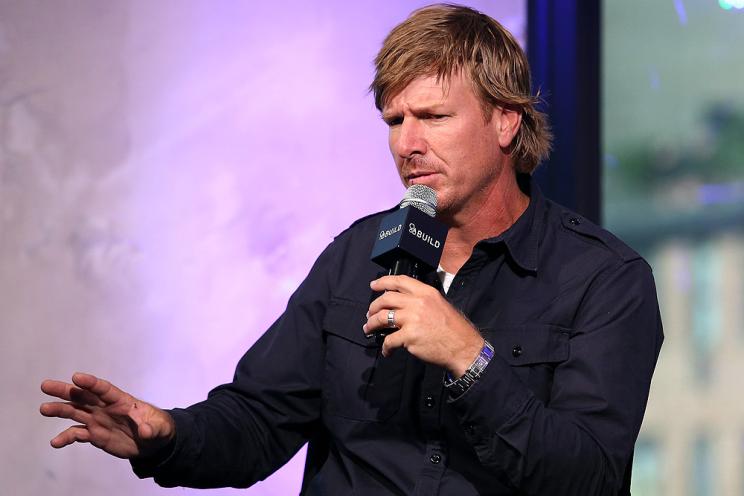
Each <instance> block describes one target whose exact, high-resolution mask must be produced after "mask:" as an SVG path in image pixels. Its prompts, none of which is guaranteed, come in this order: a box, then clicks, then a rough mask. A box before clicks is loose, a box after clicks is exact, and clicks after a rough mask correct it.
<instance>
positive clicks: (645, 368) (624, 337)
mask: <svg viewBox="0 0 744 496" xmlns="http://www.w3.org/2000/svg"><path fill="white" fill-rule="evenodd" d="M662 340H663V332H662V327H661V319H660V316H659V309H658V303H657V299H656V289H655V286H654V281H653V277H652V275H651V270H650V268H649V267H648V265H647V264H646V263H645V262H644V261H643V260H642V259H635V260H633V261H629V262H625V263H619V264H616V265H614V266H611V267H610V268H608V269H606V270H604V271H603V272H601V273H600V274H599V275H598V276H597V277H596V278H595V280H594V281H593V283H592V284H591V285H590V286H589V289H588V290H587V292H586V294H585V296H584V298H583V301H582V303H581V304H580V306H579V308H578V312H577V314H576V317H575V319H574V329H573V330H572V332H571V335H570V339H569V356H568V358H567V359H566V360H565V361H563V362H561V363H560V364H558V365H557V366H556V368H555V371H554V377H553V386H552V389H551V394H550V401H549V402H548V403H547V404H545V403H543V402H542V401H541V400H539V399H538V398H536V396H535V395H534V394H533V393H532V392H531V391H530V390H529V389H528V388H527V386H525V384H524V383H523V382H522V381H521V380H520V379H519V377H517V375H516V374H515V372H514V371H513V370H512V369H511V367H510V366H509V364H508V363H507V362H506V361H505V360H504V359H502V358H500V357H499V356H495V357H494V358H493V359H492V360H491V362H490V363H489V365H488V367H487V368H486V370H485V372H484V374H483V376H481V378H480V380H479V381H478V382H477V383H476V384H475V385H473V386H472V387H471V388H470V389H469V390H468V391H467V392H466V393H465V394H463V395H462V396H461V397H458V398H456V399H454V400H452V401H451V404H452V406H453V407H454V408H455V411H456V412H457V415H458V418H459V420H460V422H461V424H462V427H463V431H464V432H465V433H466V437H467V438H468V441H469V442H470V444H471V445H472V446H473V448H474V450H475V452H476V454H477V456H478V458H479V460H480V462H481V463H482V464H483V465H484V466H486V467H489V468H491V469H492V470H496V471H498V472H500V473H501V475H502V477H503V478H504V479H505V480H508V481H510V482H511V484H512V485H513V486H514V488H515V489H518V490H520V491H523V492H524V493H526V494H551V495H576V494H585V495H594V494H601V495H608V494H617V493H618V491H619V490H620V489H621V485H622V483H623V476H624V473H625V469H626V465H627V463H629V460H630V459H631V456H632V452H633V445H634V443H635V440H636V437H637V435H638V431H639V429H640V426H641V421H642V419H643V413H644V410H645V407H646V402H647V399H648V392H649V388H650V383H651V376H652V374H653V370H654V367H655V365H656V360H657V358H658V354H659V350H660V348H661V343H662Z"/></svg>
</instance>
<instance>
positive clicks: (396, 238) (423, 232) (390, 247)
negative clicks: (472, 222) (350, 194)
mask: <svg viewBox="0 0 744 496" xmlns="http://www.w3.org/2000/svg"><path fill="white" fill-rule="evenodd" d="M447 230H448V228H447V226H445V225H444V224H442V223H441V222H439V221H438V220H436V219H435V218H433V217H431V216H429V215H427V214H425V213H424V212H422V211H421V210H418V209H417V208H412V207H404V208H401V209H398V210H396V211H394V212H393V213H391V214H390V215H388V216H386V217H385V218H383V219H382V221H381V222H380V230H379V232H378V235H377V239H376V240H375V244H374V246H373V248H372V255H371V257H370V258H371V259H372V261H373V262H375V263H377V264H378V265H380V266H382V267H384V268H385V269H388V271H390V272H391V273H393V274H401V273H406V272H408V271H405V272H400V271H396V270H394V269H395V267H396V265H397V264H400V263H401V261H405V262H406V263H407V264H411V265H412V267H413V268H414V269H415V270H414V271H413V273H407V275H411V276H414V277H415V276H416V274H420V273H422V272H424V271H426V270H435V269H436V268H437V266H438V265H439V260H440V259H441V258H442V250H443V249H444V241H445V239H446V238H447Z"/></svg>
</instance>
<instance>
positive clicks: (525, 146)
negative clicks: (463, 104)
mask: <svg viewBox="0 0 744 496" xmlns="http://www.w3.org/2000/svg"><path fill="white" fill-rule="evenodd" d="M375 69H376V72H375V79H374V81H373V82H372V84H371V85H370V91H371V92H372V93H373V94H374V98H375V106H376V107H377V108H378V110H380V111H382V109H383V107H384V106H385V105H386V104H387V103H388V101H389V100H390V98H392V97H394V96H395V95H397V94H398V93H400V92H401V91H402V90H403V89H404V88H405V87H406V86H408V84H409V83H410V82H411V81H413V80H414V79H416V78H418V77H420V76H431V75H436V76H437V78H438V79H439V80H441V81H443V84H445V85H446V84H447V83H448V81H449V78H450V77H452V75H453V74H455V73H456V72H458V71H460V70H462V71H464V72H465V73H466V74H468V75H469V76H470V79H471V81H472V83H473V87H474V88H473V89H474V91H475V94H476V96H477V97H478V98H479V99H480V101H481V105H482V107H483V111H484V116H485V118H486V119H488V118H489V116H490V115H491V110H492V109H493V108H494V107H505V108H509V109H513V110H516V111H518V112H520V113H521V114H522V123H521V125H520V128H519V131H518V132H517V135H516V136H515V137H514V140H513V141H512V145H511V153H512V157H513V159H514V164H515V168H516V171H517V172H523V173H532V171H534V170H535V168H536V167H537V166H538V164H539V163H540V162H541V161H542V160H544V159H545V158H547V156H548V154H549V153H550V148H551V142H552V134H551V132H550V128H549V125H548V122H547V118H546V116H545V115H544V114H543V113H541V112H539V111H537V110H536V109H535V104H536V103H537V102H538V101H539V98H538V96H537V95H535V96H533V95H532V90H531V83H530V68H529V64H528V62H527V57H526V56H525V54H524V51H523V50H522V48H521V47H520V46H519V44H518V43H517V41H516V40H515V39H514V37H513V36H512V35H511V33H509V31H507V30H506V29H505V28H504V27H503V26H502V25H501V24H499V23H498V22H497V21H496V20H494V19H492V18H491V17H488V16H487V15H485V14H482V13H480V12H478V11H476V10H473V9H470V8H468V7H461V6H458V5H450V4H437V5H431V6H429V7H424V8H422V9H419V10H416V11H414V12H413V13H412V14H411V15H410V17H408V19H406V20H405V21H403V22H402V23H400V24H398V25H397V26H396V27H395V28H393V30H392V31H391V32H390V34H389V35H388V36H387V38H385V41H384V43H383V45H382V48H381V49H380V52H379V53H378V54H377V57H376V58H375Z"/></svg>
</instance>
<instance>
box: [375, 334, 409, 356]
mask: <svg viewBox="0 0 744 496" xmlns="http://www.w3.org/2000/svg"><path fill="white" fill-rule="evenodd" d="M405 339H406V336H405V333H402V332H394V333H392V334H388V335H387V336H385V340H384V341H383V342H382V350H381V351H380V352H381V353H382V356H384V357H385V358H387V357H389V356H390V354H391V353H392V352H393V351H394V350H396V349H398V348H401V347H405V346H406V341H405Z"/></svg>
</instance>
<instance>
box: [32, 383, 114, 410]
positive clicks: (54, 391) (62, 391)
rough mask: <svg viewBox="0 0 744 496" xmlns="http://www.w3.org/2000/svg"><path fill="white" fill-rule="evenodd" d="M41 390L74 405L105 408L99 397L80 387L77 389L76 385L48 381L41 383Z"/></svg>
mask: <svg viewBox="0 0 744 496" xmlns="http://www.w3.org/2000/svg"><path fill="white" fill-rule="evenodd" d="M41 390H42V391H43V392H44V393H46V394H48V395H50V396H55V397H57V398H60V399H62V400H66V401H71V402H73V403H79V404H81V405H91V406H104V403H103V401H101V400H100V399H99V398H98V396H96V395H94V394H93V393H91V392H90V391H86V390H84V389H80V388H79V387H75V386H74V385H72V384H68V383H66V382H62V381H53V380H50V379H47V380H45V381H44V382H42V383H41Z"/></svg>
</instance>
